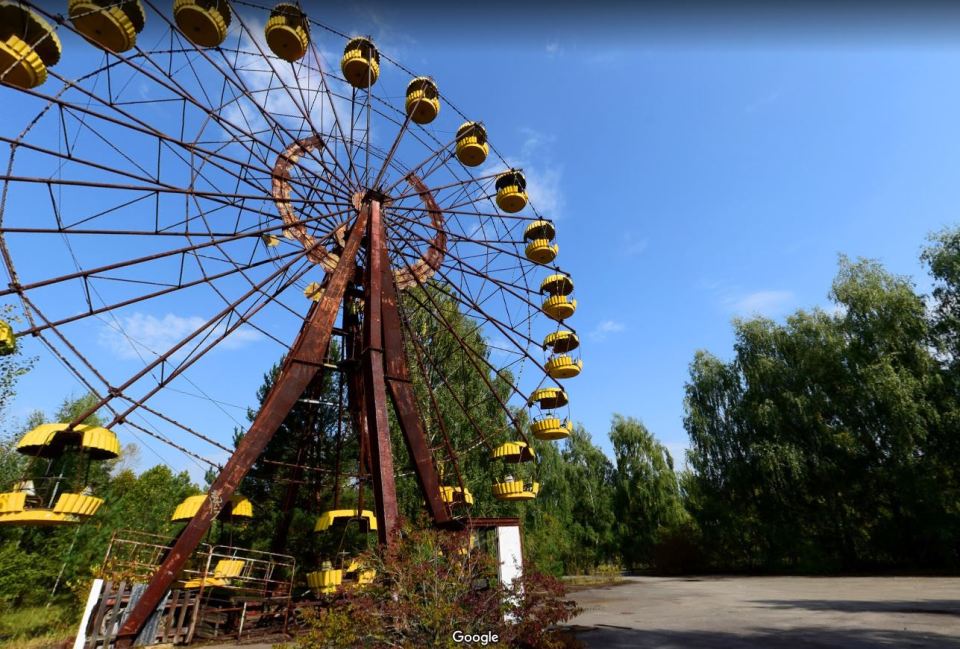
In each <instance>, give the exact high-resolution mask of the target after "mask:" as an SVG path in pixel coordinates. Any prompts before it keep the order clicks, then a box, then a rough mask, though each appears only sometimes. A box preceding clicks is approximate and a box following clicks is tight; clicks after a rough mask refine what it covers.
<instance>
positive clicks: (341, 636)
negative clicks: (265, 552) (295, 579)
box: [293, 526, 578, 649]
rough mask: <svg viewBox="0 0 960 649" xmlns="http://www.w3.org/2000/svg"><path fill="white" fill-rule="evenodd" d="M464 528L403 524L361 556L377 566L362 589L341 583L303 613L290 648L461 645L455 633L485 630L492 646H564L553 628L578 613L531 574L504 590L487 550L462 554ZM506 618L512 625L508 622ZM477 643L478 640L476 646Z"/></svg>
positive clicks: (557, 586)
mask: <svg viewBox="0 0 960 649" xmlns="http://www.w3.org/2000/svg"><path fill="white" fill-rule="evenodd" d="M467 546H468V537H467V535H466V534H465V533H459V534H456V533H452V532H443V531H439V530H435V529H431V528H428V527H423V526H418V527H416V528H415V527H409V526H408V527H406V528H405V529H404V530H403V531H402V533H401V534H398V535H397V537H396V542H395V543H394V544H393V545H392V546H391V547H390V548H389V549H387V550H385V551H383V552H369V553H366V554H365V555H363V557H362V558H361V560H362V561H363V563H364V565H365V566H367V567H370V568H373V569H375V570H376V571H377V579H376V580H375V582H374V583H373V584H370V585H368V586H366V587H364V588H362V589H357V588H356V587H343V588H341V589H340V590H339V591H338V593H337V594H336V595H334V596H332V597H331V598H329V601H328V602H327V603H326V606H325V607H324V608H323V609H322V610H319V611H317V612H315V613H312V614H308V615H307V617H306V618H305V620H304V622H305V626H306V632H305V633H303V634H300V635H298V637H297V640H296V641H295V643H294V644H293V647H294V648H295V649H321V648H322V649H328V648H329V649H333V648H340V647H344V648H345V647H411V648H413V647H450V648H451V649H452V648H453V647H457V646H461V645H460V644H459V643H458V642H457V641H456V640H455V632H458V631H459V632H460V633H463V634H466V635H483V634H487V637H488V638H489V637H490V636H491V635H495V636H496V638H497V639H496V640H492V641H491V642H489V644H488V645H487V646H493V647H529V648H531V649H532V648H535V647H541V648H544V649H552V648H558V649H559V647H562V646H565V645H563V644H562V640H561V638H559V637H558V635H557V634H556V632H555V631H553V630H552V629H551V627H552V626H553V625H555V624H557V623H559V622H563V621H565V620H568V619H570V618H571V617H572V616H573V615H575V614H576V613H577V612H578V609H577V608H576V605H575V604H574V603H573V602H571V601H568V600H565V599H564V596H565V591H564V588H563V585H562V584H561V583H560V582H559V581H558V580H556V579H552V578H549V577H545V576H543V575H538V574H535V573H532V572H528V574H527V575H526V576H525V577H524V579H523V580H522V581H517V582H515V583H514V584H513V585H512V586H511V587H509V588H503V587H502V586H501V585H500V583H499V581H498V580H497V578H496V568H495V566H494V564H493V561H492V559H491V558H490V556H489V555H488V554H486V553H485V552H480V551H470V552H466V551H465V549H466V548H467ZM505 614H506V615H509V616H511V617H512V618H513V622H506V621H505V619H504V616H505ZM474 644H476V643H474Z"/></svg>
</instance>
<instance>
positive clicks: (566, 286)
mask: <svg viewBox="0 0 960 649" xmlns="http://www.w3.org/2000/svg"><path fill="white" fill-rule="evenodd" d="M540 292H541V293H549V294H550V295H570V294H571V293H573V280H572V279H570V277H569V276H567V275H562V274H559V273H555V274H553V275H550V276H548V277H547V278H546V279H545V280H543V281H542V282H540Z"/></svg>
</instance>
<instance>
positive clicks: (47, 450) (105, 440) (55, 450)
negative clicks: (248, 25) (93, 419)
mask: <svg viewBox="0 0 960 649" xmlns="http://www.w3.org/2000/svg"><path fill="white" fill-rule="evenodd" d="M69 426H70V424H68V423H58V424H40V425H39V426H37V427H36V428H34V429H33V430H31V431H29V432H28V433H27V434H26V435H24V436H23V437H22V438H20V441H19V442H18V443H17V451H19V452H20V453H23V454H24V455H32V456H35V457H37V456H39V457H46V458H50V457H59V456H60V455H62V454H63V451H64V447H66V446H79V447H80V450H81V451H83V452H85V453H89V454H90V457H91V458H93V459H95V460H107V459H111V458H115V457H118V456H119V455H120V440H119V439H117V436H116V434H115V433H114V432H113V431H110V430H107V429H106V428H101V427H100V426H91V425H88V424H77V425H76V426H74V427H73V430H69V431H68V430H67V428H68V427H69Z"/></svg>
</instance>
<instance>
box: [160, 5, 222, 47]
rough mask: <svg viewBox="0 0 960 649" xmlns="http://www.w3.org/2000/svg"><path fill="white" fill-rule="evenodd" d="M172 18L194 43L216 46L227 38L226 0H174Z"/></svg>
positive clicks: (202, 45) (203, 45) (181, 31)
mask: <svg viewBox="0 0 960 649" xmlns="http://www.w3.org/2000/svg"><path fill="white" fill-rule="evenodd" d="M173 19H174V20H175V21H176V23H177V29H179V30H180V33H182V34H183V35H184V37H186V39H187V40H189V41H190V42H191V43H193V44H194V45H199V46H200V47H217V46H218V45H220V44H221V43H223V41H224V40H225V39H226V38H227V28H228V27H229V26H230V5H228V4H227V2H226V0H174V2H173Z"/></svg>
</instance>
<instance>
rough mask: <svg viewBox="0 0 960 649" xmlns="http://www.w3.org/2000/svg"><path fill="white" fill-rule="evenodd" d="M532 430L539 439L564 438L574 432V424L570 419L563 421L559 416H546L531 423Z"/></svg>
mask: <svg viewBox="0 0 960 649" xmlns="http://www.w3.org/2000/svg"><path fill="white" fill-rule="evenodd" d="M530 432H531V433H533V436H534V437H536V438H537V439H544V440H556V439H564V438H567V437H570V435H572V434H573V424H572V423H570V421H569V420H567V421H562V420H561V419H560V418H559V417H544V418H543V419H537V420H535V421H534V422H533V423H532V424H530Z"/></svg>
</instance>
